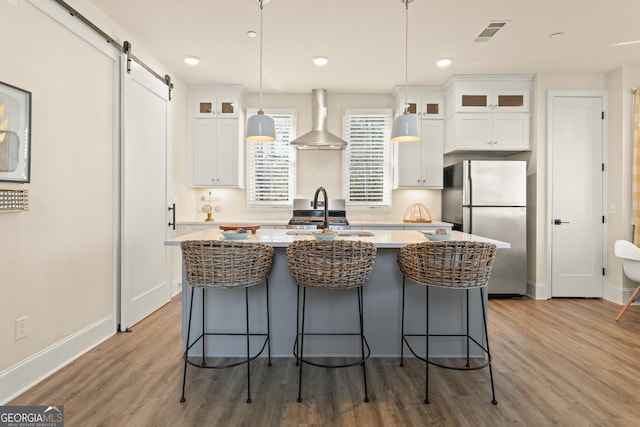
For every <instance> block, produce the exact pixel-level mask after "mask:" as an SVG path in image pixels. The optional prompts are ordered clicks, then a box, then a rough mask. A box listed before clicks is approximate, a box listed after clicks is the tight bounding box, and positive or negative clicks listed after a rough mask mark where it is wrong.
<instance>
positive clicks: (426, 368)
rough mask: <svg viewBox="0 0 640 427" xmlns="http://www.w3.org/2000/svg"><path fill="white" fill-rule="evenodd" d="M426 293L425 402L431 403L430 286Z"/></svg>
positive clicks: (426, 287)
mask: <svg viewBox="0 0 640 427" xmlns="http://www.w3.org/2000/svg"><path fill="white" fill-rule="evenodd" d="M425 289H426V290H425V293H426V304H425V305H426V307H425V308H426V310H425V312H426V314H425V326H426V328H427V330H426V332H425V336H426V349H425V350H426V353H425V355H424V361H425V363H424V366H425V387H424V403H429V287H428V286H425Z"/></svg>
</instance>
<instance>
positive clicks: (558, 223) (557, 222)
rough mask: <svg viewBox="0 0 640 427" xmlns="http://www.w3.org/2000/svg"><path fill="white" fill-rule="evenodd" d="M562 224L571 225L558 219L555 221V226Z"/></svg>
mask: <svg viewBox="0 0 640 427" xmlns="http://www.w3.org/2000/svg"><path fill="white" fill-rule="evenodd" d="M560 224H570V222H569V221H563V220H561V219H558V218H556V219H554V220H553V225H560Z"/></svg>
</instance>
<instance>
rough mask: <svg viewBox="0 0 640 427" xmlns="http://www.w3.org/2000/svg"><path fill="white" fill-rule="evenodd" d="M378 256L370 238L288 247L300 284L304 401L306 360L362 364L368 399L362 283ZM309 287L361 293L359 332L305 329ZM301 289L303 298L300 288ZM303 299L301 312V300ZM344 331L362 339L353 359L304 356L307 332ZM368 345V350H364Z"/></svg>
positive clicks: (298, 352) (299, 361) (298, 346)
mask: <svg viewBox="0 0 640 427" xmlns="http://www.w3.org/2000/svg"><path fill="white" fill-rule="evenodd" d="M375 258H376V247H375V246H374V245H373V243H371V242H361V241H353V240H296V241H294V242H293V243H291V244H290V245H289V246H288V247H287V259H288V263H289V271H291V275H292V276H293V280H294V281H295V282H296V284H297V285H298V297H297V304H296V306H297V308H296V338H295V342H294V345H293V355H294V356H295V358H296V366H299V368H300V369H299V374H298V402H302V367H303V365H305V364H308V365H312V366H318V367H322V368H346V367H349V366H356V365H361V366H362V376H363V379H364V396H365V397H364V401H365V402H368V401H369V397H368V394H367V374H366V371H365V360H366V359H367V358H368V357H369V355H370V354H371V350H370V349H369V344H367V340H366V338H365V336H364V333H363V328H364V319H363V293H362V287H363V286H364V285H365V283H367V281H368V280H369V278H371V274H372V272H373V264H374V262H375ZM307 288H318V289H333V290H345V289H354V290H355V291H356V294H357V297H358V316H359V323H360V329H359V332H357V333H329V332H327V333H324V332H320V333H309V332H305V311H306V299H307V298H306V297H307ZM301 289H302V302H301V300H300V290H301ZM301 303H302V314H301V313H300V304H301ZM312 335H342V336H358V337H359V341H360V355H359V359H358V360H357V361H356V362H353V363H342V364H332V365H329V364H320V363H317V362H313V361H311V360H309V359H305V358H304V340H305V336H312ZM365 347H366V352H365Z"/></svg>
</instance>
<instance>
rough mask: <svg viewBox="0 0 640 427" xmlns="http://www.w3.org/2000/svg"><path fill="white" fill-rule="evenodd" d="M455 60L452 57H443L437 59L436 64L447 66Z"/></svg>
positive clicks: (441, 66)
mask: <svg viewBox="0 0 640 427" xmlns="http://www.w3.org/2000/svg"><path fill="white" fill-rule="evenodd" d="M451 62H453V61H452V60H451V59H450V58H442V59H438V60H437V61H436V65H437V66H438V67H440V68H446V67H448V66H449V65H451Z"/></svg>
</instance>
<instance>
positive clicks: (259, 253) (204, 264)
mask: <svg viewBox="0 0 640 427" xmlns="http://www.w3.org/2000/svg"><path fill="white" fill-rule="evenodd" d="M180 247H181V249H182V259H183V263H184V275H185V281H186V284H187V285H189V286H191V287H192V288H191V303H190V304H189V324H188V327H187V341H186V345H185V347H186V348H185V352H184V374H183V377H182V397H181V398H180V402H184V401H185V400H186V399H185V396H184V394H185V385H186V381H187V364H189V365H193V366H196V367H199V368H209V369H224V368H231V367H234V366H239V365H243V364H246V365H247V403H251V369H250V364H251V361H252V360H254V359H255V358H257V357H258V356H260V355H261V354H262V353H263V352H264V349H265V346H267V348H268V364H267V365H268V366H271V340H270V327H271V325H270V316H269V280H268V275H269V273H270V271H271V266H272V264H273V253H274V251H273V248H272V247H270V246H267V245H264V244H261V243H256V242H240V241H221V240H188V241H184V242H182V243H181V244H180ZM262 282H265V292H266V304H267V305H266V308H267V331H266V333H254V332H251V330H250V328H249V288H250V287H251V286H255V285H258V284H260V283H262ZM196 288H199V289H201V291H202V333H201V334H200V335H199V336H198V337H197V338H196V339H195V340H194V341H193V342H190V339H191V318H192V314H193V299H194V292H195V290H196ZM234 288H245V292H244V297H245V298H244V299H245V314H246V317H245V318H246V330H245V332H244V333H232V332H207V331H206V329H205V324H206V323H205V312H206V292H207V291H208V290H224V289H234ZM213 335H225V336H238V335H240V336H245V337H246V340H247V355H246V358H243V359H241V360H240V361H238V362H234V363H230V364H227V365H209V364H207V361H206V352H205V350H206V345H205V338H206V337H207V336H213ZM253 336H258V337H265V338H264V342H263V343H262V347H261V348H260V350H259V351H258V352H257V353H255V354H253V355H251V354H250V338H251V337H253ZM199 341H202V358H201V361H200V363H197V362H196V360H195V358H190V357H189V350H190V349H191V348H192V347H193V346H194V345H196V344H197V343H198V342H199Z"/></svg>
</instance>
